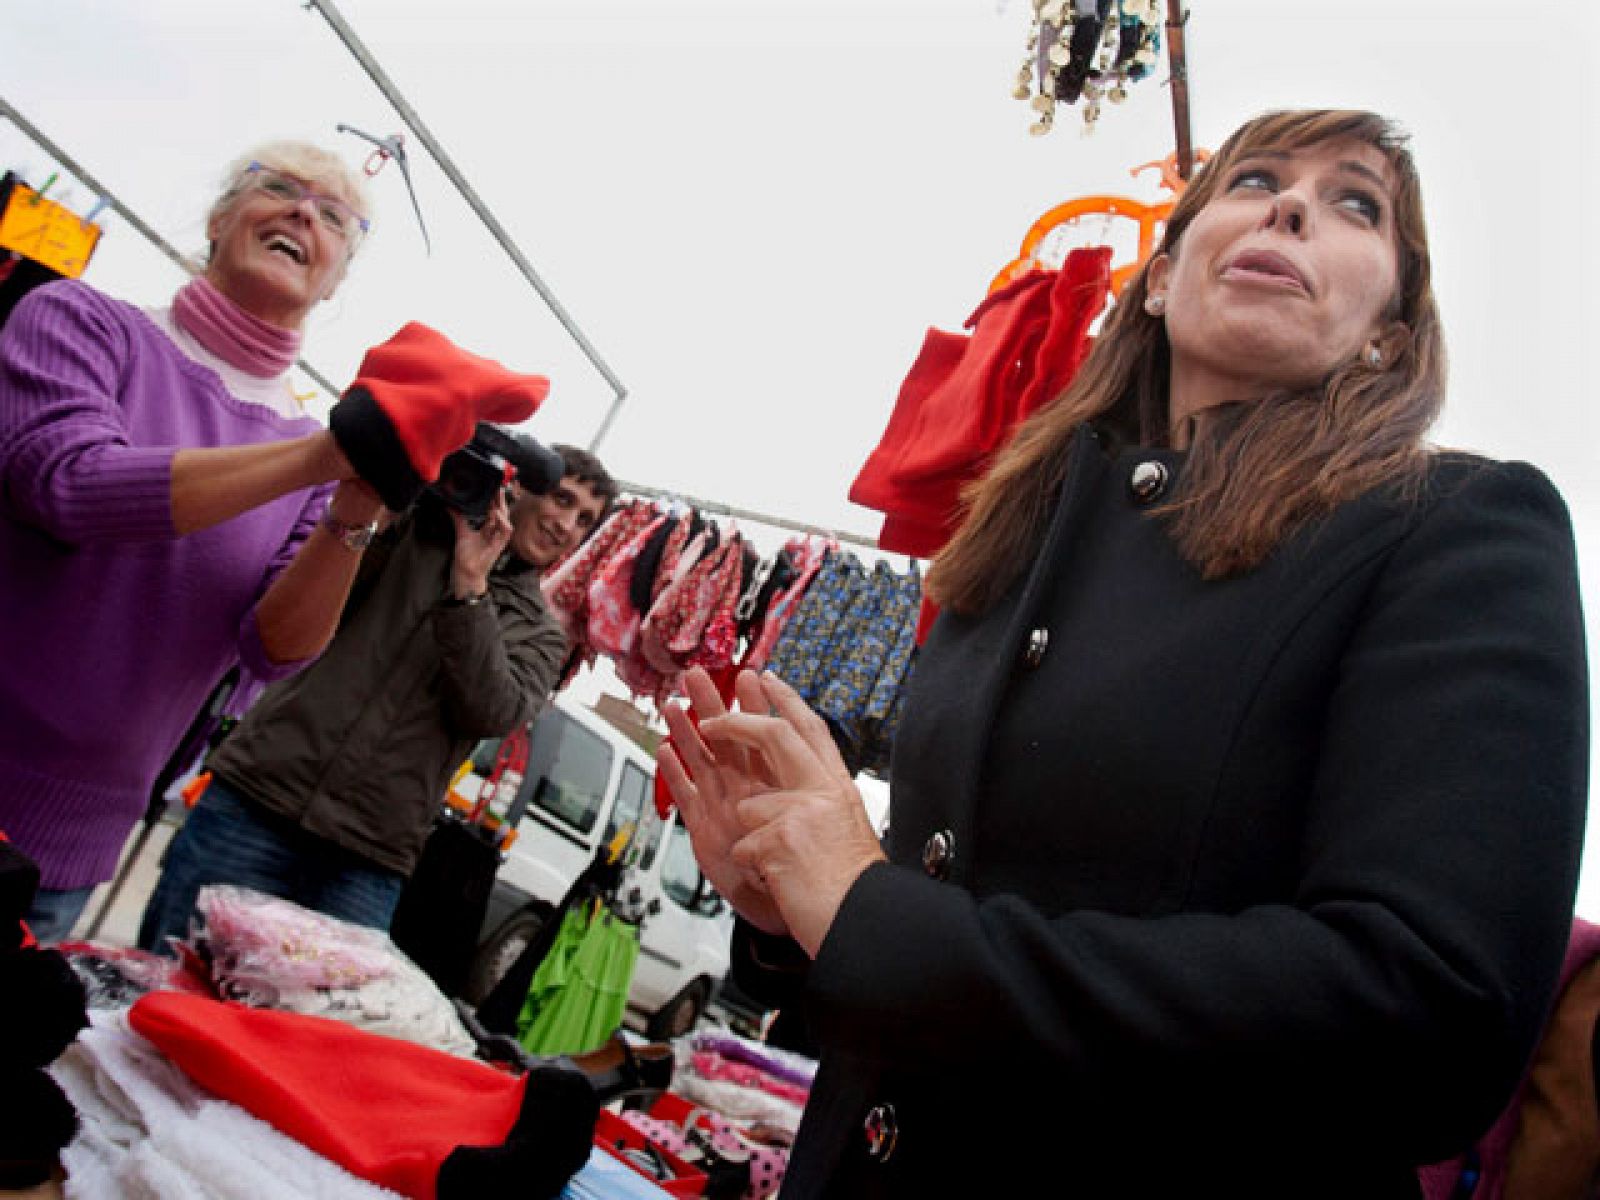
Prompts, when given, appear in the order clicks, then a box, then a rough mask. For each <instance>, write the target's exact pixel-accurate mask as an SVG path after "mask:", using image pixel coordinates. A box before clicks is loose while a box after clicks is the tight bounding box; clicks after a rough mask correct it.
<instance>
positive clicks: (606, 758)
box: [528, 708, 611, 833]
mask: <svg viewBox="0 0 1600 1200" xmlns="http://www.w3.org/2000/svg"><path fill="white" fill-rule="evenodd" d="M610 777H611V747H610V746H608V745H606V742H605V739H604V738H601V737H597V736H596V735H595V734H593V733H591V732H589V730H587V729H585V728H584V727H583V726H582V725H579V724H578V723H577V722H576V721H574V720H573V719H572V718H571V717H569V716H567V715H566V713H564V712H562V711H561V710H560V709H559V708H552V709H551V710H550V711H549V712H547V713H545V715H544V716H542V717H540V718H539V720H538V721H536V722H535V723H534V726H533V741H532V744H531V745H530V746H529V748H528V778H529V779H530V780H533V781H534V782H533V797H532V801H531V802H532V805H533V807H534V808H537V809H540V810H541V811H543V812H546V813H549V814H550V815H551V816H553V817H556V818H557V819H558V820H560V821H562V822H564V823H566V824H567V825H570V826H572V828H574V829H576V830H577V831H578V832H580V833H588V832H589V831H590V830H591V829H593V828H594V825H595V821H596V820H597V819H598V818H599V816H600V809H601V806H602V805H603V804H604V803H605V796H606V781H607V780H608V779H610Z"/></svg>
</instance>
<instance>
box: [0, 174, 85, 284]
mask: <svg viewBox="0 0 1600 1200" xmlns="http://www.w3.org/2000/svg"><path fill="white" fill-rule="evenodd" d="M99 242H100V226H98V225H96V224H94V223H93V222H91V221H85V220H84V219H83V218H82V217H80V216H78V215H77V214H76V213H75V212H73V211H72V210H71V209H68V208H63V207H62V206H61V205H59V204H57V203H56V202H55V201H54V200H50V199H48V198H46V197H44V196H41V195H39V193H38V192H36V191H34V190H33V189H32V188H31V187H29V186H28V185H27V184H25V183H13V184H12V186H11V196H10V199H9V200H8V202H7V204H6V210H5V212H3V213H0V249H5V250H14V251H15V252H16V253H18V254H21V255H22V256H24V257H25V258H31V259H33V261H34V262H37V263H42V264H44V265H45V266H47V267H49V268H50V269H51V270H52V271H59V272H60V273H61V274H62V275H65V276H66V277H67V278H69V279H76V278H77V277H78V276H79V275H82V274H83V269H84V268H85V267H87V266H88V265H89V256H90V255H91V254H93V253H94V248H95V246H97V245H98V244H99Z"/></svg>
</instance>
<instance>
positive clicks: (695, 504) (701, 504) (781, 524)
mask: <svg viewBox="0 0 1600 1200" xmlns="http://www.w3.org/2000/svg"><path fill="white" fill-rule="evenodd" d="M617 486H618V487H619V488H621V489H622V490H623V491H624V492H626V493H627V494H628V495H630V496H639V497H641V498H642V499H645V500H681V501H683V503H685V504H687V505H689V506H690V507H691V508H695V509H698V510H699V511H700V512H703V513H712V514H715V515H717V516H723V517H732V518H734V519H735V520H739V521H754V522H755V523H756V524H758V525H769V526H771V527H772V528H774V529H791V530H793V531H794V532H796V533H810V534H815V535H816V536H818V537H825V538H832V539H833V540H834V541H836V542H847V543H849V544H850V545H852V546H864V547H866V548H867V549H869V550H873V551H876V552H877V553H879V554H899V553H900V551H897V550H885V549H883V548H882V547H881V546H879V545H878V540H877V539H876V538H871V537H867V536H866V535H865V534H860V533H845V532H841V531H840V530H837V529H829V528H827V527H826V526H824V525H808V524H806V523H804V522H802V521H792V520H790V519H789V518H788V517H774V516H771V515H770V514H768V513H762V512H756V511H755V510H754V509H750V508H737V507H735V506H733V505H731V504H724V503H722V502H721V501H720V500H702V499H700V498H699V497H697V496H689V495H685V494H684V493H683V492H674V491H670V490H668V489H665V488H655V487H649V486H648V485H646V484H642V483H629V482H628V481H627V480H624V479H619V480H617Z"/></svg>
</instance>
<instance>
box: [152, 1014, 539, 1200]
mask: <svg viewBox="0 0 1600 1200" xmlns="http://www.w3.org/2000/svg"><path fill="white" fill-rule="evenodd" d="M128 1023H129V1024H130V1025H131V1026H132V1027H133V1029H134V1032H136V1033H138V1034H139V1035H140V1036H142V1037H144V1038H146V1039H147V1040H149V1041H151V1042H153V1043H154V1044H155V1045H156V1046H157V1047H158V1048H159V1049H160V1050H161V1052H162V1053H163V1054H165V1055H166V1056H167V1057H168V1058H170V1059H171V1060H172V1061H173V1062H174V1063H176V1064H177V1065H178V1067H179V1068H180V1069H182V1071H183V1073H184V1074H185V1075H187V1076H189V1077H190V1078H191V1079H193V1080H194V1081H195V1082H196V1083H198V1084H199V1085H200V1086H201V1087H203V1088H205V1089H206V1090H207V1091H209V1092H211V1093H213V1094H214V1095H216V1096H219V1097H221V1098H222V1099H224V1100H227V1101H230V1102H231V1103H233V1104H237V1105H238V1106H239V1107H240V1108H243V1109H245V1110H246V1111H248V1112H251V1113H253V1114H255V1115H256V1116H257V1117H259V1118H261V1119H262V1120H263V1121H265V1122H267V1124H269V1125H271V1126H272V1127H273V1128H275V1129H277V1130H279V1131H280V1132H282V1133H285V1134H287V1135H288V1136H289V1137H292V1138H294V1139H295V1140H296V1141H299V1142H303V1143H304V1144H305V1145H307V1146H309V1147H310V1148H311V1149H313V1150H315V1151H316V1152H317V1153H318V1154H321V1155H322V1156H323V1157H325V1158H331V1159H332V1160H333V1161H334V1162H336V1163H338V1164H340V1165H341V1166H343V1167H344V1168H345V1169H346V1170H347V1171H349V1172H350V1173H351V1174H353V1175H356V1176H359V1177H360V1178H362V1179H365V1180H368V1181H370V1182H372V1183H376V1184H379V1185H380V1186H382V1187H386V1188H390V1189H392V1190H393V1191H396V1192H399V1193H400V1194H401V1195H404V1196H412V1197H417V1198H418V1200H434V1195H435V1184H436V1181H437V1177H438V1174H439V1166H440V1164H441V1163H443V1162H444V1160H445V1159H446V1158H447V1157H448V1156H449V1155H450V1152H451V1151H452V1150H454V1149H455V1148H456V1147H457V1146H492V1145H499V1144H500V1143H502V1142H504V1141H505V1140H506V1138H507V1136H508V1135H509V1134H510V1133H511V1130H512V1127H513V1126H514V1125H515V1124H516V1121H517V1116H518V1114H519V1112H520V1111H521V1107H522V1089H523V1088H524V1087H525V1086H526V1084H527V1079H528V1077H527V1076H526V1075H523V1076H511V1075H507V1074H505V1073H503V1072H501V1071H497V1070H495V1069H494V1068H493V1067H490V1066H488V1065H486V1064H484V1063H480V1062H475V1061H473V1060H471V1059H465V1058H458V1057H456V1056H455V1055H453V1054H446V1053H444V1052H443V1051H442V1050H433V1049H430V1048H428V1047H426V1046H420V1045H417V1044H416V1043H414V1042H406V1041H401V1040H400V1039H398V1038H392V1037H385V1036H383V1035H382V1034H376V1033H369V1032H367V1031H366V1030H362V1029H357V1028H355V1027H354V1026H351V1025H346V1024H343V1023H342V1022H339V1021H334V1020H330V1019H328V1018H326V1017H311V1016H305V1015H303V1014H300V1013H291V1012H283V1011H279V1010H276V1009H261V1008H246V1007H244V1006H243V1005H239V1004H230V1003H225V1002H223V1001H220V1000H212V999H210V998H208V997H204V996H191V995H185V994H181V993H177V992H151V993H149V994H147V995H144V996H141V997H140V998H139V999H138V1000H137V1001H135V1002H134V1005H133V1007H132V1008H131V1009H129V1010H128Z"/></svg>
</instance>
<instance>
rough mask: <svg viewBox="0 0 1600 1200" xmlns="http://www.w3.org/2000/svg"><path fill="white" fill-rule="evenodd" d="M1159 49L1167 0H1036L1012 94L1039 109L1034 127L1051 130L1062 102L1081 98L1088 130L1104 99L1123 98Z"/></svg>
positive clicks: (1039, 131)
mask: <svg viewBox="0 0 1600 1200" xmlns="http://www.w3.org/2000/svg"><path fill="white" fill-rule="evenodd" d="M1160 54H1161V0H1033V22H1032V24H1031V27H1030V29H1029V32H1028V51H1027V57H1026V58H1025V59H1024V60H1023V63H1022V67H1021V69H1020V70H1019V71H1018V72H1017V84H1016V87H1015V88H1013V89H1012V93H1011V94H1012V95H1013V96H1015V97H1016V98H1017V99H1018V100H1026V101H1028V102H1029V104H1030V106H1031V107H1032V108H1033V111H1034V112H1035V113H1036V114H1037V117H1036V119H1035V121H1034V123H1033V125H1032V126H1031V127H1030V128H1029V130H1028V132H1029V133H1032V134H1036V135H1038V134H1045V133H1049V132H1050V130H1051V129H1052V128H1053V127H1054V125H1055V117H1056V108H1057V107H1058V106H1059V105H1062V104H1076V103H1077V102H1078V100H1079V99H1082V100H1083V123H1084V129H1085V132H1088V131H1090V130H1092V129H1093V128H1094V124H1095V122H1096V121H1098V120H1099V119H1100V103H1101V101H1102V100H1109V101H1110V102H1111V103H1112V104H1121V103H1122V102H1123V101H1124V100H1126V99H1127V98H1128V85H1129V84H1130V83H1133V82H1136V81H1137V80H1140V79H1143V78H1144V77H1145V76H1147V75H1149V74H1150V73H1151V72H1152V71H1153V70H1155V66H1156V62H1157V60H1158V59H1159V57H1160Z"/></svg>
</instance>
